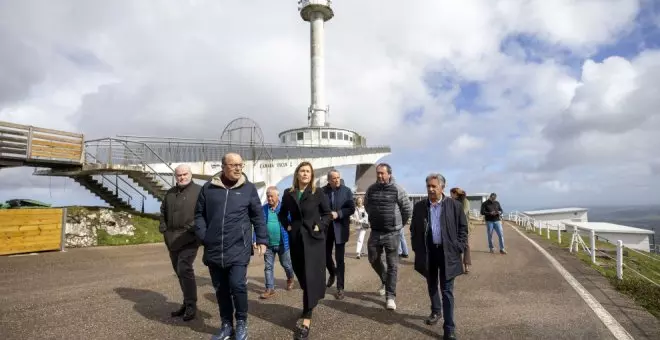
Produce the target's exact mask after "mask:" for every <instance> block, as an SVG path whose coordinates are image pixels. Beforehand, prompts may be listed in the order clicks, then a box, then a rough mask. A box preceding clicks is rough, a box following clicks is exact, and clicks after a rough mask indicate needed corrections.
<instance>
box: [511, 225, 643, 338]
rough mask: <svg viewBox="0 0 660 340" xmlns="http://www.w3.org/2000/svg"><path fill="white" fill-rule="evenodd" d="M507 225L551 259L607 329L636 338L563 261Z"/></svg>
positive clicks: (622, 335)
mask: <svg viewBox="0 0 660 340" xmlns="http://www.w3.org/2000/svg"><path fill="white" fill-rule="evenodd" d="M507 225H508V226H509V227H511V229H513V230H515V231H516V232H517V233H518V234H520V236H522V237H524V238H525V239H527V241H529V242H530V243H531V244H532V245H533V246H534V247H535V248H536V249H537V250H538V251H539V252H540V253H541V254H543V256H545V258H546V259H548V261H550V263H551V264H552V265H553V266H554V267H555V269H557V271H558V272H559V274H561V276H563V277H564V279H565V280H566V282H568V284H570V285H571V287H573V289H575V291H576V292H577V293H578V295H580V297H581V298H582V300H584V302H585V303H586V304H587V305H588V306H589V307H590V308H591V310H593V311H594V313H596V315H597V316H598V318H599V319H600V321H602V322H603V324H605V326H606V327H607V329H609V331H610V332H611V333H612V335H613V336H614V337H615V338H617V340H634V338H633V337H632V335H630V333H628V331H626V329H625V328H623V326H621V324H620V323H619V322H618V321H617V320H616V319H615V318H614V317H613V316H612V314H610V313H609V312H608V311H607V310H606V309H605V307H603V305H601V304H600V302H598V300H596V298H594V297H593V295H591V293H589V291H587V289H586V288H584V286H582V284H581V283H580V282H578V280H577V279H576V278H575V277H574V276H573V275H572V274H571V273H569V272H568V270H566V269H565V268H564V266H562V265H561V263H559V261H557V259H555V258H554V256H552V255H550V253H548V251H546V250H545V249H543V247H541V246H540V245H539V244H538V243H536V241H534V240H532V239H531V238H529V237H528V236H527V235H525V234H524V233H523V232H522V231H520V230H518V228H516V227H515V226H513V225H511V224H510V223H507Z"/></svg>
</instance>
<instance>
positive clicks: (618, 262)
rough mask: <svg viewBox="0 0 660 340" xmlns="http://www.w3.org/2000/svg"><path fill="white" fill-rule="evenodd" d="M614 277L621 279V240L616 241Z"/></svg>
mask: <svg viewBox="0 0 660 340" xmlns="http://www.w3.org/2000/svg"><path fill="white" fill-rule="evenodd" d="M616 278H617V279H619V280H623V241H621V240H618V241H616Z"/></svg>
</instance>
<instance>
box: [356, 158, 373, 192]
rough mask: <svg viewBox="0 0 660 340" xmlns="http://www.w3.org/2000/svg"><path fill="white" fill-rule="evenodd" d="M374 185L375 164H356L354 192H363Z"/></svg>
mask: <svg viewBox="0 0 660 340" xmlns="http://www.w3.org/2000/svg"><path fill="white" fill-rule="evenodd" d="M374 183H376V164H358V165H357V166H356V167H355V186H356V189H355V190H356V191H357V192H365V191H367V188H369V186H370V185H372V184H374Z"/></svg>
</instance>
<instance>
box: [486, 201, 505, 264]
mask: <svg viewBox="0 0 660 340" xmlns="http://www.w3.org/2000/svg"><path fill="white" fill-rule="evenodd" d="M502 213H503V211H502V206H501V205H500V202H499V201H497V194H495V193H491V194H490V196H489V197H488V199H487V200H486V201H485V202H484V203H482V204H481V215H483V216H484V220H486V232H487V233H488V248H489V249H490V252H491V253H494V251H493V230H495V232H496V233H497V238H498V241H499V242H500V254H506V250H505V249H504V230H502V221H501V216H502Z"/></svg>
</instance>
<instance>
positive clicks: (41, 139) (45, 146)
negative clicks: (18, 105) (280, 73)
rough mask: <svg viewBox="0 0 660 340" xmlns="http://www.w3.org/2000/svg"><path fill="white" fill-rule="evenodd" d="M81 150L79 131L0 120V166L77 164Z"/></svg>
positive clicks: (82, 159) (50, 166) (54, 166)
mask: <svg viewBox="0 0 660 340" xmlns="http://www.w3.org/2000/svg"><path fill="white" fill-rule="evenodd" d="M84 150H85V143H84V136H83V134H80V133H72V132H66V131H59V130H53V129H45V128H40V127H34V126H30V125H21V124H15V123H9V122H3V121H0V168H2V167H15V166H35V167H47V168H62V167H70V166H80V165H82V163H83V161H84V153H85V152H84Z"/></svg>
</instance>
